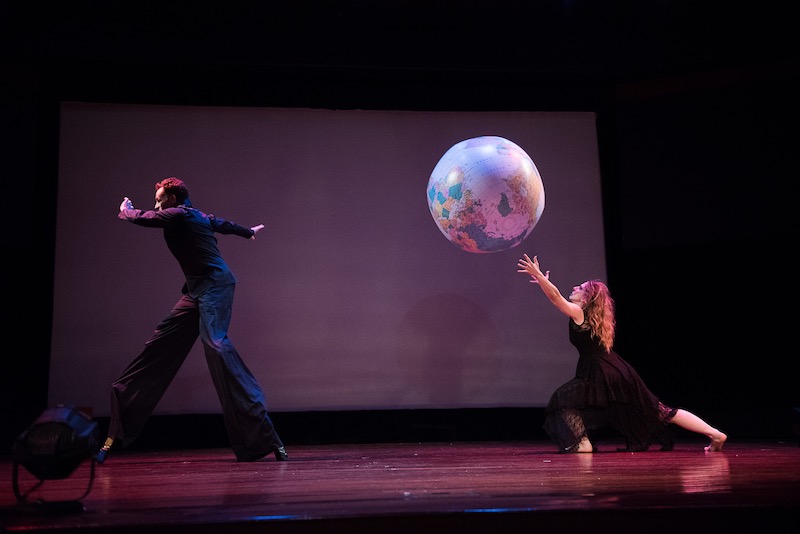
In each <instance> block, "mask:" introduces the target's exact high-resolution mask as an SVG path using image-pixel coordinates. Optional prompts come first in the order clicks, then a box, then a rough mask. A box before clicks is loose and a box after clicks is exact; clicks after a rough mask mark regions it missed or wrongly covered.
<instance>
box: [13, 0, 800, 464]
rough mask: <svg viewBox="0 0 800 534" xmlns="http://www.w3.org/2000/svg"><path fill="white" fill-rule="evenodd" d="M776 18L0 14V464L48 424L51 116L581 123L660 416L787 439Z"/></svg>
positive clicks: (424, 12) (190, 437) (507, 433)
mask: <svg viewBox="0 0 800 534" xmlns="http://www.w3.org/2000/svg"><path fill="white" fill-rule="evenodd" d="M779 5H780V3H773V2H760V3H750V4H741V5H733V4H731V3H723V2H693V1H688V0H687V1H669V0H662V1H630V2H597V1H590V0H586V1H542V2H531V1H528V2H522V1H520V2H516V1H510V2H501V3H495V2H475V1H473V0H466V1H462V2H444V1H428V2H417V1H406V2H399V1H396V2H366V1H355V0H354V1H350V2H334V1H327V2H326V1H321V0H319V1H293V2H284V3H280V4H277V3H272V2H241V1H232V2H225V3H224V4H220V5H219V6H204V5H200V3H195V2H169V1H167V2H159V3H157V4H156V5H154V6H150V5H147V6H145V5H143V4H140V3H134V2H124V1H123V2H93V1H83V2H56V3H52V4H51V3H49V2H35V1H34V2H7V1H4V2H2V4H0V6H2V7H1V8H0V9H1V11H0V18H1V19H2V21H3V25H4V27H3V28H2V36H3V37H2V38H3V43H2V45H3V46H2V58H3V59H2V61H3V80H4V83H3V86H4V89H5V91H4V92H5V96H4V97H3V98H2V113H3V119H4V120H3V128H2V134H3V140H2V147H3V164H4V172H3V175H4V180H3V183H4V189H5V190H4V194H3V216H4V217H3V219H4V223H5V224H4V227H5V232H4V241H5V249H6V250H5V253H4V255H3V256H4V261H3V265H4V270H5V274H4V282H5V284H6V285H7V289H6V292H5V295H6V296H4V298H3V302H4V305H5V308H6V310H5V312H6V313H5V314H4V316H5V319H4V323H5V328H4V329H3V340H4V342H5V343H4V347H5V349H6V350H5V354H4V363H3V372H2V376H3V378H2V384H0V385H1V386H2V395H3V397H2V401H3V412H2V413H3V419H2V429H0V432H1V434H0V443H2V444H3V446H4V447H8V448H10V445H11V444H12V442H13V440H14V439H15V437H16V436H17V435H18V434H19V432H21V431H22V430H23V429H24V428H25V427H26V426H27V425H28V424H29V423H30V422H31V421H32V420H33V419H34V418H35V417H36V416H37V415H38V414H39V413H41V411H42V410H44V409H46V408H47V407H48V406H47V377H48V358H49V354H50V330H51V318H52V317H51V316H52V275H53V251H54V240H53V235H54V225H55V205H56V193H57V187H58V184H57V163H58V162H57V155H58V110H59V103H60V102H61V101H66V100H76V101H87V102H129V103H152V104H200V105H236V106H272V107H283V106H286V107H310V108H326V109H409V110H522V111H548V110H556V111H569V110H579V111H594V112H596V113H597V116H598V138H599V143H600V157H601V171H602V178H603V202H604V210H605V225H606V228H605V231H606V240H607V242H606V247H607V256H608V265H607V269H608V277H609V280H608V281H609V284H610V285H611V286H612V287H613V288H614V294H615V298H616V301H617V309H618V317H617V319H618V323H619V329H618V338H617V345H616V346H617V350H618V351H619V352H620V353H621V354H622V355H623V356H625V357H626V358H627V359H628V360H629V361H631V362H632V363H633V364H634V365H635V366H636V367H637V368H638V369H639V371H640V373H641V374H642V375H643V377H644V378H645V380H646V381H647V382H648V384H649V386H650V387H651V389H653V390H654V391H655V392H657V393H658V394H659V396H660V397H661V398H662V399H663V400H664V401H665V402H667V403H670V404H674V405H678V406H683V407H686V408H689V409H690V410H692V411H695V412H696V413H698V414H700V415H701V416H703V417H704V418H706V419H708V420H709V421H710V422H711V423H712V424H715V425H717V426H719V427H720V428H721V429H723V430H725V431H726V432H728V434H729V436H730V437H731V439H737V437H768V438H779V439H783V438H791V437H792V436H793V435H794V430H795V427H793V424H794V423H795V415H794V413H795V407H796V406H798V405H800V398H799V397H800V388H798V387H797V364H796V359H797V353H796V352H795V350H796V349H792V346H794V343H793V342H792V341H791V334H793V332H794V328H795V325H796V323H797V319H796V314H795V302H796V300H797V296H796V295H797V293H798V289H797V283H796V280H795V274H796V271H797V270H796V268H795V267H794V255H795V249H796V247H797V242H798V239H797V236H798V232H797V227H798V225H797V222H796V213H797V208H796V198H797V193H798V187H797V178H798V157H797V148H796V147H797V141H798V135H797V120H798V104H797V96H796V95H798V94H800V92H798V89H800V87H798V85H799V84H798V61H797V47H796V43H795V41H796V39H795V38H794V28H793V25H792V24H793V20H794V19H793V17H791V16H790V15H789V13H788V12H786V11H785V10H784V9H783V8H780V7H776V6H779ZM75 209H86V210H92V209H95V207H94V206H77V207H76V208H75ZM103 209H105V207H103ZM568 245H569V244H568V243H565V247H566V246H568ZM98 246H116V245H115V244H113V243H103V244H98ZM87 261H91V258H87ZM85 282H86V283H87V284H90V283H92V281H91V280H86V281H85ZM108 298H110V299H114V298H115V296H114V295H108ZM787 332H788V334H789V335H788V336H787V334H786V333H787ZM86 372H87V374H90V373H91V369H87V370H86ZM275 419H276V423H277V424H278V425H279V428H281V433H282V435H283V438H284V440H285V441H286V442H287V443H288V444H293V443H301V442H315V441H316V442H332V441H365V440H374V441H397V440H401V441H405V440H425V439H446V440H470V439H508V440H512V439H531V438H538V437H541V431H540V425H541V419H542V414H541V413H540V411H538V410H534V409H530V410H527V409H513V410H512V409H508V410H503V409H492V410H453V411H450V410H445V411H440V410H431V411H428V410H423V411H410V412H342V413H336V414H331V413H287V414H275ZM221 428H222V427H221V422H220V421H219V420H218V418H216V417H198V416H192V417H188V416H187V417H179V416H175V417H163V418H154V420H151V423H150V424H149V426H148V429H147V431H146V435H145V436H143V437H142V440H141V442H140V445H141V446H147V445H148V444H151V445H163V444H164V443H169V444H172V445H182V444H198V443H200V441H199V439H200V436H203V440H204V441H203V444H205V443H208V444H214V443H215V442H218V443H224V441H225V436H224V431H222V430H221Z"/></svg>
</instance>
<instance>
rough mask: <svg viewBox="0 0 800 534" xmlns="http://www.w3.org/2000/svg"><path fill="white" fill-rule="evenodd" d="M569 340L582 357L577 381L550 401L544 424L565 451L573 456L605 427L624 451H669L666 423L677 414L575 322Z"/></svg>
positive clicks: (629, 366)
mask: <svg viewBox="0 0 800 534" xmlns="http://www.w3.org/2000/svg"><path fill="white" fill-rule="evenodd" d="M584 325H586V326H587V327H588V324H587V323H584ZM569 340H570V342H571V343H572V344H573V345H574V346H575V348H577V349H578V354H579V357H578V366H577V369H576V371H575V378H573V379H572V380H570V381H569V382H567V383H566V384H564V385H562V386H560V387H559V388H558V389H556V390H555V392H554V393H553V395H552V397H550V402H549V403H548V405H547V409H546V414H545V422H544V429H545V431H546V432H547V434H548V435H549V436H550V438H551V439H552V440H553V441H554V442H556V443H557V444H558V446H559V447H560V448H561V450H562V451H564V452H571V451H574V450H575V449H577V446H578V443H579V442H580V441H581V438H582V437H583V436H586V435H588V433H589V432H590V431H591V430H595V429H599V428H602V427H610V428H613V429H615V430H617V431H618V432H619V433H620V434H622V435H623V436H624V437H625V441H626V450H632V451H644V450H647V449H648V447H649V446H650V444H651V443H653V442H654V441H655V442H658V443H660V444H661V448H662V450H664V449H666V450H668V449H671V448H672V439H671V437H670V434H669V432H668V431H667V428H666V424H667V423H668V422H669V421H670V419H672V417H673V416H674V415H675V412H676V411H677V409H674V408H670V407H668V406H665V405H664V404H662V403H661V402H660V401H659V400H658V397H656V396H655V395H654V394H653V393H652V392H651V391H650V390H649V389H648V388H647V386H646V385H645V383H644V381H643V380H642V379H641V377H640V376H639V374H638V373H637V372H636V370H635V369H634V368H633V367H632V366H631V365H630V364H629V363H628V362H626V361H625V360H623V359H622V358H621V357H620V356H619V355H618V354H617V353H615V352H613V351H610V352H609V351H606V350H605V348H604V347H603V346H602V345H601V344H600V342H599V340H597V339H595V338H593V337H592V335H591V333H590V331H589V329H588V328H586V327H582V326H579V325H577V324H575V322H574V321H573V320H572V319H570V320H569Z"/></svg>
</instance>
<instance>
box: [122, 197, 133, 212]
mask: <svg viewBox="0 0 800 534" xmlns="http://www.w3.org/2000/svg"><path fill="white" fill-rule="evenodd" d="M132 209H133V202H131V199H129V198H128V197H125V198H124V199H123V200H122V204H120V205H119V211H122V210H132Z"/></svg>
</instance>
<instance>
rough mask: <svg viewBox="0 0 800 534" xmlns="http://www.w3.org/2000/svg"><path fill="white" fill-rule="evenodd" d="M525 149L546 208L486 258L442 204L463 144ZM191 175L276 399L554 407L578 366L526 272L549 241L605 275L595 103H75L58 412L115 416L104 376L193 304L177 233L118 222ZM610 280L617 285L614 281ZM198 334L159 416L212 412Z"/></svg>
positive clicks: (243, 324) (553, 254)
mask: <svg viewBox="0 0 800 534" xmlns="http://www.w3.org/2000/svg"><path fill="white" fill-rule="evenodd" d="M482 135H499V136H501V137H505V138H507V139H509V140H511V141H513V142H515V143H516V144H518V145H519V146H520V147H522V148H523V149H524V150H525V151H526V152H527V153H528V155H530V156H531V158H532V159H533V161H534V163H535V164H536V166H537V168H538V170H539V172H540V173H541V176H542V181H543V183H544V188H545V194H546V206H545V210H544V213H543V215H542V218H541V220H540V222H539V224H538V225H537V226H536V228H535V229H534V231H533V233H532V234H531V235H530V236H529V237H528V238H527V239H526V240H525V241H524V242H523V243H522V244H521V245H519V246H518V247H516V248H514V249H511V250H509V251H504V252H497V253H493V254H471V253H468V252H465V251H463V250H461V249H459V248H457V247H456V246H454V245H452V244H450V243H449V242H448V241H447V240H446V238H445V237H444V236H443V235H442V234H441V232H440V231H439V229H438V227H437V226H436V224H435V223H434V221H433V218H432V217H431V215H430V213H429V211H428V206H427V200H426V195H425V194H426V187H427V183H428V178H429V177H430V173H431V171H432V170H433V168H434V166H435V165H436V163H437V162H438V160H439V158H440V157H441V156H442V155H443V154H444V153H445V152H446V151H447V149H449V148H450V147H451V146H452V145H454V144H455V143H457V142H459V141H462V140H464V139H467V138H471V137H478V136H482ZM167 176H178V177H180V178H182V179H184V180H185V181H186V182H187V185H188V186H189V189H190V193H191V199H192V201H193V203H194V205H195V207H197V208H199V209H200V210H202V211H205V212H207V213H214V214H216V215H218V216H220V217H224V218H227V219H230V220H233V221H235V222H238V223H240V224H242V225H244V226H252V225H255V224H258V223H263V224H265V225H266V228H265V229H264V230H262V231H261V232H260V233H259V234H258V238H257V239H256V240H255V241H252V240H245V239H242V238H239V237H236V236H218V240H219V244H220V248H221V250H222V252H223V255H224V256H225V258H226V260H227V261H228V263H229V265H230V266H231V268H232V270H233V271H234V273H235V274H236V276H237V278H238V280H239V284H238V286H237V292H236V300H235V303H234V314H233V323H232V325H231V329H230V331H229V334H230V337H231V339H232V341H233V343H234V345H235V346H236V348H237V349H238V351H239V353H240V354H241V356H242V358H243V359H244V360H245V362H246V363H247V364H248V366H249V367H250V368H251V370H252V371H253V373H254V374H255V375H256V377H257V378H258V379H259V381H260V382H261V385H262V386H263V388H264V390H265V392H266V394H267V399H268V401H269V408H270V410H271V411H309V410H362V409H395V408H464V407H538V406H544V405H545V404H546V402H547V399H548V398H549V395H550V394H551V393H552V391H553V389H555V388H556V387H557V386H558V385H559V384H561V383H562V382H564V381H566V380H568V379H569V378H571V377H572V376H573V373H574V368H575V362H576V359H577V353H576V351H575V350H574V348H573V347H572V346H571V345H570V344H569V341H568V339H567V319H566V317H565V316H563V315H561V314H560V313H559V312H557V311H556V310H555V308H553V307H552V305H550V304H549V302H548V301H547V300H546V299H545V298H544V296H543V295H542V294H541V291H540V290H539V289H538V287H537V286H535V285H533V284H530V283H529V282H528V278H527V277H526V276H523V275H521V274H519V273H517V272H516V269H517V267H516V262H517V258H519V257H520V256H521V255H522V254H523V253H525V252H527V253H529V254H531V255H533V254H539V256H540V260H541V262H542V267H543V268H544V269H548V270H551V280H553V281H554V282H555V283H556V284H557V285H558V286H559V287H560V288H561V289H562V292H564V293H565V294H566V293H568V292H569V290H570V289H571V287H572V286H573V285H575V284H576V283H580V282H582V281H584V280H587V279H589V278H601V279H605V276H606V270H605V252H604V238H603V217H602V206H601V194H600V171H599V161H598V149H597V135H596V127H595V116H594V114H592V113H584V112H540V113H534V112H415V111H360V110H348V111H343V110H316V109H272V108H235V107H194V106H141V105H121V104H90V103H63V104H62V108H61V132H60V161H59V182H58V183H59V190H58V213H57V230H56V231H57V235H56V264H55V280H54V283H55V289H54V302H53V337H52V354H51V364H50V382H49V400H48V402H49V404H50V405H54V404H56V403H66V404H72V405H76V406H82V407H90V408H92V409H93V414H94V415H98V416H103V415H108V413H109V391H110V384H111V382H112V381H113V380H114V379H115V378H116V376H117V375H118V374H119V373H120V372H121V371H122V369H123V368H124V367H125V366H126V365H127V364H128V363H129V362H130V361H131V360H132V359H133V358H134V357H135V356H136V355H137V354H138V352H139V351H140V350H141V349H142V347H143V344H144V342H145V341H146V340H147V339H148V338H149V336H150V334H151V332H152V330H153V328H154V327H155V325H156V324H157V323H158V322H159V321H160V320H161V318H162V317H163V316H164V315H165V314H166V313H167V312H168V311H169V310H170V308H171V306H172V305H173V304H174V302H175V301H176V300H177V299H178V297H179V293H180V289H181V286H182V284H183V278H182V274H181V271H180V269H179V268H178V265H177V263H176V261H175V260H174V259H173V258H172V256H171V255H170V253H169V251H168V250H167V248H166V245H165V243H164V241H163V237H162V233H161V230H158V229H149V228H142V227H138V226H135V225H133V224H130V223H126V222H123V221H120V220H118V219H117V213H118V206H119V203H120V202H121V200H122V198H123V197H124V196H128V197H130V198H131V200H132V201H133V202H134V204H135V205H136V207H139V208H150V207H152V205H153V194H154V184H155V182H157V181H159V180H161V179H163V178H165V177H167ZM612 290H613V288H612ZM219 411H220V409H219V404H218V401H217V396H216V394H215V392H214V390H213V387H212V385H211V380H210V377H209V375H208V371H207V369H206V364H205V361H204V356H203V354H202V350H201V348H200V346H199V343H197V344H196V345H195V347H194V349H193V351H192V353H191V354H190V355H189V357H188V358H187V360H186V362H185V364H184V366H183V367H182V369H181V371H180V372H179V373H178V376H177V377H176V379H175V381H174V382H173V384H172V386H171V387H170V389H169V390H168V391H167V393H166V395H165V396H164V398H163V400H162V402H161V404H160V405H159V407H158V408H157V411H156V413H161V414H183V413H218V412H219Z"/></svg>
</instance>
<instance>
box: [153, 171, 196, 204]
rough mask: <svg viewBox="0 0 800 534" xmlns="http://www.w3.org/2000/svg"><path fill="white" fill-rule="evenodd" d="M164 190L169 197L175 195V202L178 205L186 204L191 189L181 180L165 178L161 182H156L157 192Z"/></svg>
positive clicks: (172, 177)
mask: <svg viewBox="0 0 800 534" xmlns="http://www.w3.org/2000/svg"><path fill="white" fill-rule="evenodd" d="M162 187H163V188H164V192H165V193H166V194H168V195H175V200H177V201H178V204H184V203H185V202H186V201H187V200H188V199H189V188H188V187H186V184H185V183H183V180H181V179H180V178H175V177H174V176H170V177H169V178H164V179H163V180H161V181H160V182H156V190H158V189H160V188H162Z"/></svg>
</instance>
